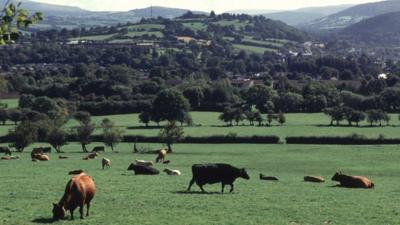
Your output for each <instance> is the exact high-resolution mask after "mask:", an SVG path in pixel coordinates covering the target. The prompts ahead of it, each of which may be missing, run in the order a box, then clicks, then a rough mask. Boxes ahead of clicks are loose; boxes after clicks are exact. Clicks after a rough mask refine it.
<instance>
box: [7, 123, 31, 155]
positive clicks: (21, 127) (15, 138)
mask: <svg viewBox="0 0 400 225" xmlns="http://www.w3.org/2000/svg"><path fill="white" fill-rule="evenodd" d="M9 136H10V137H11V140H12V142H11V146H12V147H14V148H16V149H17V151H18V152H23V151H24V149H25V148H26V147H28V146H29V145H30V144H32V143H34V142H35V141H37V129H36V126H35V124H34V123H32V122H30V121H22V122H21V123H20V124H18V125H17V126H16V127H15V128H14V129H13V130H10V132H9Z"/></svg>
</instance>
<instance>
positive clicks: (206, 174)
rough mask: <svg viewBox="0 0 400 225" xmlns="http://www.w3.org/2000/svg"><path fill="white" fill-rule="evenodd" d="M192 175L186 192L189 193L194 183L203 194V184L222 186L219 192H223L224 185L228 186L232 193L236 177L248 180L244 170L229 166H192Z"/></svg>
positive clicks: (220, 164)
mask: <svg viewBox="0 0 400 225" xmlns="http://www.w3.org/2000/svg"><path fill="white" fill-rule="evenodd" d="M192 173H193V178H192V180H191V181H190V183H189V187H188V189H187V190H188V191H190V188H191V187H192V185H193V184H194V182H196V184H197V185H198V186H199V187H200V189H201V191H202V192H205V191H204V189H203V186H204V185H205V184H215V183H221V184H222V190H221V192H222V193H223V192H224V188H225V185H227V184H229V185H230V186H231V190H230V192H232V191H233V182H235V180H236V179H237V178H238V177H241V178H243V179H246V180H248V179H250V177H249V175H248V174H247V172H246V170H245V169H244V168H243V169H239V168H236V167H233V166H231V165H229V164H222V163H219V164H194V165H193V166H192Z"/></svg>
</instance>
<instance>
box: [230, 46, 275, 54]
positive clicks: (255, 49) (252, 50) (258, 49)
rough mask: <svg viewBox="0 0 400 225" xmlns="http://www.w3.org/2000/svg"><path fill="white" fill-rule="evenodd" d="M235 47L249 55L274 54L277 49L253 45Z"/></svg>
mask: <svg viewBox="0 0 400 225" xmlns="http://www.w3.org/2000/svg"><path fill="white" fill-rule="evenodd" d="M233 47H234V48H235V49H237V50H244V51H246V52H249V53H257V54H264V52H266V51H267V52H274V51H276V49H272V48H264V47H258V46H252V45H242V44H233Z"/></svg>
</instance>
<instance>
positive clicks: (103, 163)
mask: <svg viewBox="0 0 400 225" xmlns="http://www.w3.org/2000/svg"><path fill="white" fill-rule="evenodd" d="M110 165H111V160H110V159H107V158H103V160H101V166H102V168H103V170H104V167H106V166H107V167H108V168H110Z"/></svg>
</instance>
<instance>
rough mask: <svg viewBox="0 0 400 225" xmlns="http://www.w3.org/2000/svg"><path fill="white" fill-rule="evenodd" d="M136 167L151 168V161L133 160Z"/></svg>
mask: <svg viewBox="0 0 400 225" xmlns="http://www.w3.org/2000/svg"><path fill="white" fill-rule="evenodd" d="M135 163H136V165H142V166H153V165H154V164H153V162H152V161H146V160H140V159H135Z"/></svg>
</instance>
